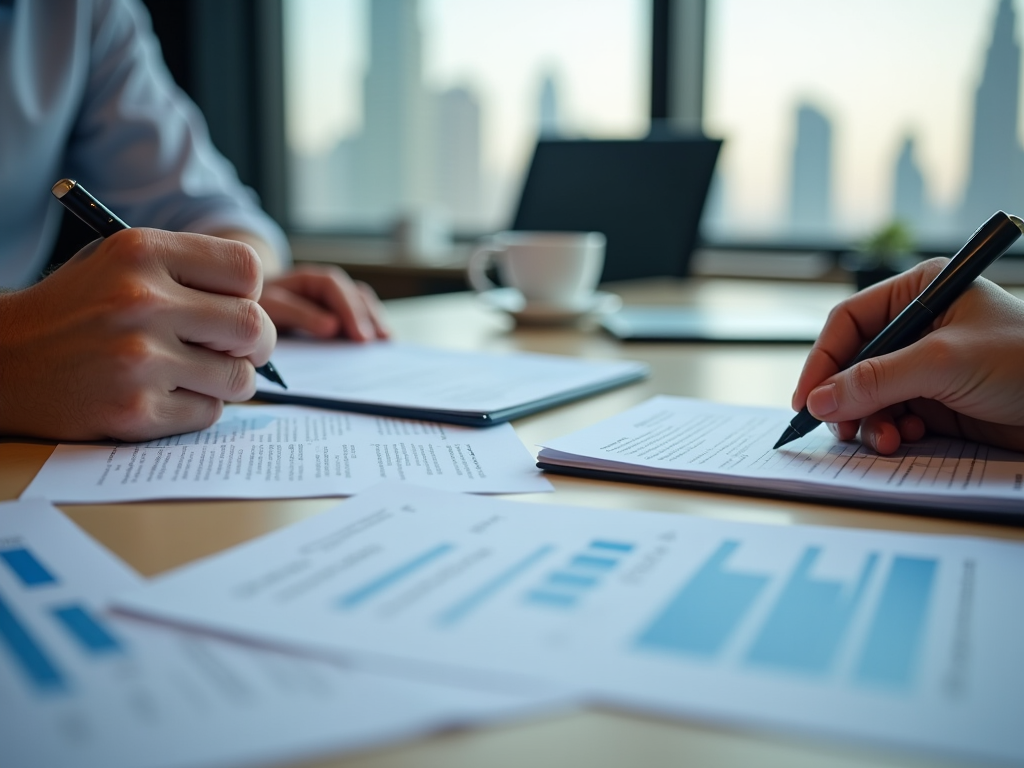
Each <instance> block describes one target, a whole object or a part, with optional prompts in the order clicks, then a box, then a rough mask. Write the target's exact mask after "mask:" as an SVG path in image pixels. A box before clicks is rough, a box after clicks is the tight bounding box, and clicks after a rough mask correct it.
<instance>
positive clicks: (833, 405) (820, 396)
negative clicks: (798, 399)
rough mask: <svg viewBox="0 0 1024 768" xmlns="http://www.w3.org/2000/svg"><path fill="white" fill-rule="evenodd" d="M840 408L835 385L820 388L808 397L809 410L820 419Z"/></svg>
mask: <svg viewBox="0 0 1024 768" xmlns="http://www.w3.org/2000/svg"><path fill="white" fill-rule="evenodd" d="M838 407H839V400H838V399H836V385H835V384H826V385H825V386H824V387H818V388H817V389H815V390H813V391H812V392H811V394H809V395H808V396H807V410H809V411H810V412H811V413H812V414H813V415H814V416H816V417H818V418H821V417H822V416H827V415H828V414H830V413H832V412H833V411H835V410H836V409H837V408H838Z"/></svg>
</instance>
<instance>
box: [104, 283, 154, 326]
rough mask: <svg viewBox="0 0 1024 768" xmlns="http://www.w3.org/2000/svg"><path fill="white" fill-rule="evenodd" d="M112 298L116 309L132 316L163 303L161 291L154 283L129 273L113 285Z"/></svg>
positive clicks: (147, 311)
mask: <svg viewBox="0 0 1024 768" xmlns="http://www.w3.org/2000/svg"><path fill="white" fill-rule="evenodd" d="M110 299H111V303H112V306H113V308H114V309H116V311H118V312H123V313H125V314H127V315H129V316H131V317H138V316H140V315H144V314H148V313H150V312H153V311H155V310H156V309H158V308H159V307H160V306H162V304H163V297H162V295H161V292H160V291H159V290H157V288H156V287H155V286H154V285H152V284H151V283H150V282H149V281H146V280H140V279H138V278H137V277H132V276H129V275H125V276H124V278H123V279H121V280H119V281H117V283H116V284H115V285H113V286H111V297H110Z"/></svg>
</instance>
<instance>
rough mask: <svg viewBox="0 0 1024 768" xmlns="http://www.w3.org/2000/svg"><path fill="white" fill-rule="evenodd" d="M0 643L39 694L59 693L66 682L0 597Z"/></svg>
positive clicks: (63, 688) (64, 687) (65, 685)
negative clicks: (0, 642)
mask: <svg viewBox="0 0 1024 768" xmlns="http://www.w3.org/2000/svg"><path fill="white" fill-rule="evenodd" d="M0 641H2V642H3V645H4V646H5V647H6V649H7V652H8V654H10V657H11V658H12V659H13V660H14V663H15V665H16V666H17V667H18V668H19V669H21V671H22V673H23V674H24V676H25V678H26V679H27V680H28V681H29V682H30V683H31V684H32V685H34V686H35V688H36V689H37V690H39V691H41V692H53V691H63V690H65V689H66V688H67V681H66V680H65V679H64V675H63V674H62V673H61V671H60V670H59V669H58V668H57V667H56V665H54V663H53V662H52V661H50V657H49V656H48V655H47V653H46V651H45V650H44V649H43V647H42V646H41V645H39V643H38V642H37V641H36V639H35V638H34V637H33V636H32V634H31V633H30V632H29V630H28V629H27V628H26V627H25V625H24V624H23V623H22V622H21V620H20V619H19V618H18V617H17V616H16V615H15V614H14V612H13V611H12V610H11V609H10V608H9V607H8V606H7V603H6V602H5V601H4V598H3V596H2V595H0Z"/></svg>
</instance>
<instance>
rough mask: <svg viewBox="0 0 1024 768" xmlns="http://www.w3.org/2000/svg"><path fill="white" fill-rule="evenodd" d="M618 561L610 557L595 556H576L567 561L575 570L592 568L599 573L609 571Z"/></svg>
mask: <svg viewBox="0 0 1024 768" xmlns="http://www.w3.org/2000/svg"><path fill="white" fill-rule="evenodd" d="M618 564H619V561H618V560H616V559H615V558H612V557H597V556H596V555H576V556H575V557H574V558H573V559H572V560H570V561H569V565H570V566H572V567H575V568H592V569H595V570H600V571H610V570H611V569H612V568H614V567H615V566H616V565H618Z"/></svg>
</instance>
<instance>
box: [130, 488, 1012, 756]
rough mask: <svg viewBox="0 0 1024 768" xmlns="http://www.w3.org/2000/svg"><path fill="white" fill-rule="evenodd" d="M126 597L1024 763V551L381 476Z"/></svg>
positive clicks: (778, 721) (504, 671) (731, 717)
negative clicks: (510, 496)
mask: <svg viewBox="0 0 1024 768" xmlns="http://www.w3.org/2000/svg"><path fill="white" fill-rule="evenodd" d="M118 603H119V604H120V605H122V606H124V607H126V608H127V609H129V610H131V611H136V612H139V613H142V614H145V615H148V616H152V617H161V618H163V619H167V620H171V621H177V622H185V623H189V624H194V625H198V626H203V627H211V628H217V629H219V630H220V631H223V632H228V633H238V634H241V635H246V636H253V637H262V638H266V639H272V640H274V641H276V642H281V643H285V644H288V645H292V646H294V647H296V648H302V647H304V648H308V649H310V650H314V651H316V652H317V653H335V654H338V655H339V657H341V658H349V659H353V660H356V661H359V660H361V659H363V660H378V663H380V661H381V660H389V659H390V660H396V659H402V660H405V661H406V663H408V662H410V661H411V662H419V663H421V664H423V665H424V668H432V667H433V666H435V665H436V666H438V667H440V668H444V669H452V668H455V667H462V668H464V669H466V670H468V671H471V672H472V673H473V674H475V675H477V676H479V678H480V679H481V680H482V681H493V680H499V679H503V677H505V676H509V675H525V676H530V677H533V678H538V679H547V680H554V681H560V682H562V683H567V684H569V685H570V686H578V687H580V688H582V689H585V690H587V691H589V694H590V696H591V697H593V698H594V699H597V700H600V701H603V702H605V703H612V704H619V705H622V706H626V707H630V708H637V709H642V710H651V711H655V712H659V713H665V714H669V715H683V716H693V717H697V718H700V719H717V720H722V721H728V722H737V723H745V724H753V725H756V726H758V727H764V726H776V727H782V728H785V729H787V730H806V731H811V732H815V733H819V734H832V735H837V736H840V737H843V738H847V739H850V738H854V739H861V738H869V739H872V740H877V741H880V742H883V743H884V742H890V743H895V744H901V745H908V746H914V747H918V748H924V749H926V750H931V751H934V752H938V753H942V754H945V755H951V754H957V755H966V756H973V757H979V756H980V757H985V758H996V759H1003V760H1011V761H1016V762H1020V761H1022V760H1024V728H1021V713H1022V712H1024V654H1022V653H1021V648H1024V546H1022V545H1019V544H1008V543H1002V542H996V541H987V540H982V539H972V538H954V537H940V536H921V535H908V534H897V533H879V532H874V531H858V530H844V529H839V528H816V527H800V526H758V525H752V524H745V523H736V522H727V521H722V520H714V519H707V518H699V517H690V516H685V515H674V514H664V513H654V512H631V511H623V510H608V509H584V508H578V507H558V506H547V505H534V504H522V503H515V502H510V501H505V500H500V499H490V498H482V497H472V496H466V495H451V494H444V493H439V492H435V491H427V490H422V491H417V490H415V489H413V488H411V487H407V486H406V487H398V486H394V485H390V486H383V487H380V488H377V489H373V490H371V491H369V492H367V493H365V494H363V495H361V496H359V497H357V498H355V499H352V500H350V501H348V502H346V503H344V504H342V505H341V506H339V507H337V508H335V509H334V510H331V511H328V512H325V513H323V514H321V515H319V516H317V517H314V518H310V519H308V520H304V521H302V522H300V523H297V524H295V525H293V526H291V527H289V528H286V529H283V530H280V531H277V532H275V533H272V534H270V535H268V536H266V537H264V538H262V539H259V540H255V541H253V542H250V543H247V544H244V545H242V546H240V547H237V548H235V549H233V550H229V551H227V552H225V553H223V554H221V555H218V556H215V557H212V558H210V559H208V560H205V561H199V562H197V563H196V564H194V565H191V566H188V567H185V568H183V569H181V570H179V571H177V572H175V573H171V574H168V575H167V576H166V577H164V578H160V579H157V580H155V581H154V582H152V583H151V586H149V587H147V588H145V589H143V590H138V591H135V592H133V593H131V594H129V595H125V596H123V598H120V599H119V600H118Z"/></svg>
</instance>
